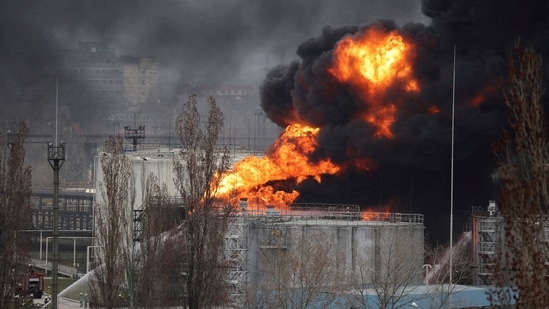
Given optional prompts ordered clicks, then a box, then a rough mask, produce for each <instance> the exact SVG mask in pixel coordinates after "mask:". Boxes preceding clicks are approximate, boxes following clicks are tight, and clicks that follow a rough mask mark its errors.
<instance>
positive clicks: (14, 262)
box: [0, 121, 32, 308]
mask: <svg viewBox="0 0 549 309" xmlns="http://www.w3.org/2000/svg"><path fill="white" fill-rule="evenodd" d="M27 136H28V129H27V126H26V124H25V122H23V121H21V122H20V123H19V127H18V129H17V132H15V134H12V135H11V136H10V135H8V138H7V143H6V139H4V140H3V142H4V143H3V144H4V145H9V150H7V149H6V147H5V146H3V147H0V192H1V193H2V196H1V197H0V308H14V306H16V305H17V304H15V303H14V302H13V301H14V299H13V297H14V295H15V293H16V292H17V289H18V286H19V284H23V283H24V281H23V280H24V279H26V278H27V276H28V269H27V268H26V267H24V268H22V267H21V265H28V264H29V262H30V257H29V255H28V252H29V245H30V243H29V241H28V239H27V238H26V237H25V236H24V234H21V233H19V234H18V233H17V231H18V230H25V229H29V228H30V227H31V225H32V209H31V203H30V196H31V168H30V167H29V166H26V165H25V148H24V147H23V142H24V141H25V139H26V138H27ZM21 292H23V291H21ZM23 295H26V291H25V293H22V295H21V296H23ZM19 305H20V304H19Z"/></svg>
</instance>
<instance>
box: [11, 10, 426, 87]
mask: <svg viewBox="0 0 549 309" xmlns="http://www.w3.org/2000/svg"><path fill="white" fill-rule="evenodd" d="M2 2H4V4H5V5H4V6H3V9H2V12H1V13H0V38H1V41H0V67H3V68H4V69H7V72H5V73H4V74H5V75H4V76H2V73H0V78H7V79H10V80H12V82H13V83H15V84H19V83H35V82H37V81H38V80H40V79H41V78H43V77H44V76H42V75H41V74H42V73H47V72H42V70H44V71H47V70H46V69H45V68H43V66H46V65H50V66H51V65H52V63H51V58H49V57H50V55H52V54H55V52H56V49H58V48H76V47H77V44H78V42H80V41H106V42H109V43H110V44H111V47H115V48H116V49H117V52H118V54H119V55H132V56H155V57H158V58H159V60H160V62H161V66H162V73H163V75H162V78H163V79H162V81H163V83H164V85H163V86H164V87H171V86H175V85H176V84H178V83H191V82H192V83H224V84H242V83H247V84H256V85H259V84H260V83H261V81H262V79H263V78H264V76H265V73H266V69H267V68H268V67H272V66H274V65H276V64H280V63H287V62H289V61H291V60H293V59H295V58H297V56H296V54H295V51H296V48H297V46H298V44H299V43H300V42H302V41H303V40H305V39H307V38H309V37H312V36H317V35H319V34H320V32H321V30H322V28H323V27H325V26H328V25H331V26H334V25H343V24H366V23H370V22H372V21H375V20H376V19H379V18H384V19H386V18H388V19H394V20H395V21H397V23H398V24H399V25H403V24H405V23H407V22H409V21H422V22H425V21H426V18H425V17H424V16H423V15H422V14H421V10H420V5H421V3H420V0H341V1H331V0H303V1H294V0H279V1H258V0H208V1H203V0H158V1H150V0H137V1H134V0H117V1H107V0H79V1H74V0H48V1H46V0H3V1H2ZM48 69H49V70H51V69H52V68H51V67H49V68H48ZM53 69H55V68H53ZM170 84H171V85H170Z"/></svg>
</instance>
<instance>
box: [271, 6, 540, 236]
mask: <svg viewBox="0 0 549 309" xmlns="http://www.w3.org/2000/svg"><path fill="white" fill-rule="evenodd" d="M422 10H423V13H424V14H425V15H426V16H428V17H430V18H431V24H430V25H428V26H425V25H422V24H415V23H409V24H406V25H404V26H402V27H398V26H397V25H396V23H395V22H393V21H378V22H375V23H372V24H367V25H359V26H343V27H335V26H329V27H326V28H324V29H323V31H322V33H321V35H320V36H317V37H315V38H312V39H309V40H306V41H304V42H303V43H301V44H300V45H299V46H298V47H297V54H298V56H299V57H300V60H298V61H294V62H292V63H290V64H289V65H284V66H277V67H275V68H273V69H271V70H270V71H269V72H268V74H267V76H266V78H265V81H264V83H263V85H262V87H261V105H262V108H263V110H264V111H265V112H266V113H267V115H268V117H269V118H270V119H271V120H272V121H274V122H276V123H277V124H279V125H280V126H286V125H288V124H290V123H303V124H307V125H310V126H313V127H319V128H320V133H319V148H318V149H317V151H316V152H315V154H314V156H313V157H311V160H312V161H314V160H318V159H319V158H330V159H331V160H332V161H333V162H335V163H343V162H346V161H352V160H356V159H360V158H369V159H372V160H373V161H374V162H375V169H373V170H372V171H370V172H366V173H364V172H355V171H346V172H345V173H343V174H341V173H340V174H339V175H335V176H326V177H324V179H323V181H322V183H320V184H317V183H316V182H305V183H303V184H302V185H301V187H300V188H299V189H298V190H299V191H300V193H301V195H300V200H301V201H308V202H310V201H315V202H320V201H331V202H350V203H358V204H360V205H362V206H363V207H372V208H373V207H376V206H384V207H385V206H387V205H390V209H391V210H392V211H409V210H410V211H414V212H421V213H427V214H428V217H427V218H426V220H429V219H430V220H434V216H433V215H435V214H436V213H437V212H440V213H447V212H449V209H450V207H449V204H450V187H451V185H450V181H451V178H450V170H451V169H450V164H451V130H452V126H451V124H452V117H451V116H452V88H453V87H452V80H453V79H452V78H453V57H454V46H455V48H456V51H457V55H456V58H457V59H456V62H455V72H456V85H455V91H456V92H455V157H454V160H455V178H454V179H455V180H454V181H455V191H454V196H455V205H456V207H457V208H456V209H457V210H458V211H460V210H461V211H464V212H466V213H467V212H468V211H470V206H472V205H482V206H484V205H485V204H486V203H487V202H488V200H489V199H494V198H497V196H495V192H494V186H493V180H492V175H493V173H494V171H495V163H494V161H495V160H494V158H493V155H492V154H491V153H490V144H491V143H492V142H494V141H495V139H496V138H497V136H498V135H499V133H500V132H501V130H502V128H503V127H504V125H505V110H504V108H503V102H502V97H501V95H500V89H499V81H500V80H501V78H502V77H503V76H504V75H505V74H506V69H507V57H508V51H509V50H510V47H511V46H512V44H513V42H514V41H515V40H516V39H518V38H520V40H521V42H522V43H523V44H526V45H531V46H533V47H534V48H535V49H536V50H537V51H538V52H540V53H542V54H543V55H544V56H547V55H548V51H549V40H548V38H549V19H547V16H549V15H548V14H549V3H547V2H546V1H542V0H539V1H510V0H507V1H480V2H479V1H473V0H470V1H463V0H453V1H452V0H450V1H439V0H424V1H423V3H422ZM371 28H379V29H382V31H384V32H390V31H393V30H396V31H398V33H400V34H401V35H402V36H403V37H404V38H406V39H407V40H410V41H411V42H413V44H414V45H415V46H416V48H417V50H416V57H415V58H414V64H413V75H414V76H415V78H416V80H417V81H418V82H419V88H420V90H419V92H413V93H410V92H406V91H403V90H402V88H399V87H394V88H392V89H391V90H390V92H389V94H388V96H389V97H391V98H389V99H387V100H386V101H385V102H384V103H387V102H389V101H391V100H395V99H397V100H400V101H403V103H402V104H400V105H399V107H398V111H397V114H396V119H395V122H394V123H393V125H392V126H391V130H392V133H393V138H382V137H381V138H380V137H376V136H375V135H374V133H375V128H374V127H372V126H371V125H368V124H367V123H365V122H364V121H356V117H355V115H357V114H359V113H361V112H363V111H364V108H365V107H364V106H370V105H372V104H373V103H372V102H364V100H365V99H364V97H361V96H357V95H356V93H357V89H356V86H354V85H353V84H352V83H350V82H340V81H338V80H337V79H334V78H333V77H332V76H331V75H330V74H329V68H330V67H331V66H332V62H333V56H334V50H335V48H336V46H337V43H338V42H340V41H341V40H342V39H343V38H346V37H349V36H357V35H360V34H361V33H364V32H365V31H368V29H371ZM546 71H547V70H546ZM427 106H434V107H435V109H436V110H437V111H438V112H436V113H430V112H428V108H427ZM366 108H367V107H366ZM349 149H352V151H349ZM429 214H431V217H430V218H429ZM444 222H445V223H444V225H446V221H444Z"/></svg>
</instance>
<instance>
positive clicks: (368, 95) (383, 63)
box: [329, 27, 419, 138]
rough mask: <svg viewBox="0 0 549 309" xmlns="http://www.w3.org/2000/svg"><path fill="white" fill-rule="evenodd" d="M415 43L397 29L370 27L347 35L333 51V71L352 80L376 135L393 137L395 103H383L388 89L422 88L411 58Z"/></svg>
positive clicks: (363, 117)
mask: <svg viewBox="0 0 549 309" xmlns="http://www.w3.org/2000/svg"><path fill="white" fill-rule="evenodd" d="M414 55H415V50H414V46H413V45H412V43H410V42H407V41H406V40H405V39H404V37H402V36H401V35H400V34H399V33H398V32H397V31H391V32H385V31H384V30H382V29H380V28H379V27H373V28H370V29H368V30H366V31H364V32H362V33H361V34H359V35H355V36H347V37H344V38H343V39H342V40H341V41H339V42H338V44H337V46H336V48H335V49H334V53H333V67H332V68H330V69H329V71H330V73H332V75H333V76H334V77H335V78H336V79H337V80H339V81H340V82H342V83H349V84H352V85H354V86H356V88H357V89H358V91H359V95H360V96H361V97H362V98H363V99H364V101H365V102H368V103H369V104H370V106H369V107H368V108H367V109H366V111H365V112H364V113H363V114H362V115H360V116H361V117H362V119H364V120H365V121H366V122H368V123H369V124H371V125H372V126H374V127H375V128H376V132H375V135H376V136H377V137H386V138H392V137H393V133H392V132H391V125H392V124H393V123H394V122H395V113H396V111H397V108H396V106H395V103H397V102H392V103H386V104H383V103H384V96H385V92H386V91H387V90H388V89H389V88H390V87H393V86H395V85H397V86H400V87H401V89H402V90H404V91H406V92H417V91H419V85H418V82H417V81H416V80H415V79H414V78H413V66H412V61H411V59H412V58H413V57H414Z"/></svg>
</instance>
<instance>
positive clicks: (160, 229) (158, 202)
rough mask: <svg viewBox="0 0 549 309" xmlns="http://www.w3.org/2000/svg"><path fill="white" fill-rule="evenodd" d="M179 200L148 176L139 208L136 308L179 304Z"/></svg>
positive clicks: (180, 250) (151, 176)
mask: <svg viewBox="0 0 549 309" xmlns="http://www.w3.org/2000/svg"><path fill="white" fill-rule="evenodd" d="M181 210H182V209H181V205H180V200H179V199H174V198H173V197H170V196H169V194H168V189H167V187H166V185H165V184H164V185H160V184H159V183H158V178H156V177H155V176H153V175H150V176H149V177H148V180H147V185H146V198H145V205H144V207H143V214H142V215H143V217H144V223H143V235H142V241H141V243H140V247H139V252H140V254H141V260H142V273H143V276H142V278H141V281H140V282H139V293H138V294H139V302H138V303H139V305H140V306H143V307H144V308H155V307H157V306H170V305H174V304H177V303H179V300H180V298H181V290H180V289H179V288H176V287H180V286H181V284H182V283H181V280H180V279H181V276H179V274H178V272H177V270H178V269H180V264H181V255H180V253H181V252H182V251H183V247H184V238H183V237H182V233H181V231H180V229H178V227H179V225H180V224H181V220H182V219H183V213H182V212H181Z"/></svg>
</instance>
